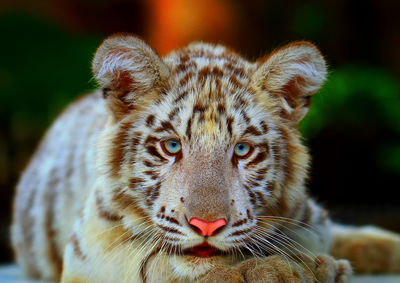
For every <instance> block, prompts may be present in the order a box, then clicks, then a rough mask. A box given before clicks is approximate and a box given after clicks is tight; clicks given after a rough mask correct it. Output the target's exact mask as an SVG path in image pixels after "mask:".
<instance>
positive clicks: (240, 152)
mask: <svg viewBox="0 0 400 283" xmlns="http://www.w3.org/2000/svg"><path fill="white" fill-rule="evenodd" d="M234 151H235V155H236V156H238V157H241V158H244V157H247V156H246V155H248V154H249V153H250V151H251V146H250V144H248V143H246V142H240V143H237V144H236V145H235V149H234Z"/></svg>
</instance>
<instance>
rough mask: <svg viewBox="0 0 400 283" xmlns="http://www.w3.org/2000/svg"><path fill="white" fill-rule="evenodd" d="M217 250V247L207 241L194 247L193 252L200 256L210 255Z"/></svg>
mask: <svg viewBox="0 0 400 283" xmlns="http://www.w3.org/2000/svg"><path fill="white" fill-rule="evenodd" d="M215 252H216V249H215V248H213V247H212V246H210V245H209V244H207V243H203V244H201V245H198V246H195V247H193V248H192V253H193V254H194V255H195V256H198V257H210V256H212V255H213V254H214V253H215Z"/></svg>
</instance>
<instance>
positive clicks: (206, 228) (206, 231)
mask: <svg viewBox="0 0 400 283" xmlns="http://www.w3.org/2000/svg"><path fill="white" fill-rule="evenodd" d="M189 224H190V225H192V226H194V227H197V228H199V230H200V231H201V235H202V236H212V235H213V234H214V232H215V230H217V229H218V228H220V227H222V226H225V225H226V220H225V219H224V218H221V219H218V220H215V221H211V222H208V221H204V220H201V219H198V218H192V219H190V222H189Z"/></svg>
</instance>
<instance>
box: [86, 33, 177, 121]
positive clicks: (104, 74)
mask: <svg viewBox="0 0 400 283" xmlns="http://www.w3.org/2000/svg"><path fill="white" fill-rule="evenodd" d="M92 69H93V74H94V76H95V78H96V80H97V82H98V83H99V84H100V86H101V88H102V89H103V93H104V96H105V97H106V98H107V99H108V100H109V106H110V108H111V111H112V112H116V113H115V114H123V113H124V112H126V111H129V110H130V109H131V108H133V105H134V103H135V102H136V101H137V99H138V97H139V96H141V95H145V94H146V93H148V92H150V91H151V90H154V89H157V88H160V87H162V86H163V84H164V82H165V81H166V80H167V79H168V76H169V69H168V67H167V65H166V64H165V63H164V62H163V61H162V59H161V58H160V57H159V56H158V55H157V54H156V53H155V52H154V51H153V49H151V48H150V47H149V46H148V45H147V44H146V43H145V42H144V41H142V40H141V39H139V38H137V37H135V36H132V35H129V34H116V35H113V36H111V37H108V38H107V39H105V40H104V41H103V43H102V44H101V45H100V47H99V48H98V49H97V51H96V54H95V56H94V59H93V64H92Z"/></svg>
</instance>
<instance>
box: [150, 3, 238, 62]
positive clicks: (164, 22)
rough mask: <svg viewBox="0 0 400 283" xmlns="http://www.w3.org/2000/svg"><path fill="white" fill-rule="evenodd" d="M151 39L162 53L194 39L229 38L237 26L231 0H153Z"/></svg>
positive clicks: (212, 39)
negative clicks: (235, 25)
mask: <svg viewBox="0 0 400 283" xmlns="http://www.w3.org/2000/svg"><path fill="white" fill-rule="evenodd" d="M149 3H150V4H149V12H150V17H149V19H148V20H149V23H148V27H149V30H148V39H149V42H150V43H151V44H152V46H154V48H155V49H156V50H157V51H159V52H160V53H161V54H165V53H167V52H169V51H170V50H172V49H175V48H177V47H180V46H182V45H184V44H187V43H189V42H191V41H193V40H204V41H216V40H218V41H220V40H222V41H226V40H229V38H230V37H231V35H232V30H234V27H233V25H234V16H235V15H234V11H233V7H232V4H231V2H230V1H227V0H151V1H149Z"/></svg>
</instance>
